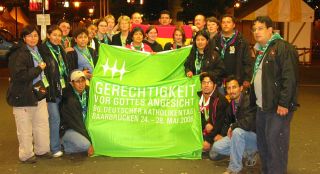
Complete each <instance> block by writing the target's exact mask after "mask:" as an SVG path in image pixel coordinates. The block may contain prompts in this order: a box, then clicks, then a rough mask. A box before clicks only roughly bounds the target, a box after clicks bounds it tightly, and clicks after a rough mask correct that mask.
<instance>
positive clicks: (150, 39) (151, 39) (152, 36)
mask: <svg viewBox="0 0 320 174" xmlns="http://www.w3.org/2000/svg"><path fill="white" fill-rule="evenodd" d="M157 37H158V30H157V28H156V27H155V26H153V25H151V26H149V27H148V29H147V30H146V39H145V40H143V43H145V44H147V45H149V46H150V47H151V49H152V50H153V52H160V51H163V48H162V46H161V45H160V44H159V43H158V42H157V41H156V40H157Z"/></svg>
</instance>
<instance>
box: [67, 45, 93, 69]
mask: <svg viewBox="0 0 320 174" xmlns="http://www.w3.org/2000/svg"><path fill="white" fill-rule="evenodd" d="M88 49H89V52H90V54H91V56H92V60H93V65H94V66H96V64H97V62H98V56H97V54H96V51H95V50H94V49H93V48H91V47H88ZM67 60H68V62H69V71H70V73H71V72H72V70H74V69H78V54H77V51H76V50H74V51H69V52H68V53H67Z"/></svg>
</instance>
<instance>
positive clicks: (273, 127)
mask: <svg viewBox="0 0 320 174" xmlns="http://www.w3.org/2000/svg"><path fill="white" fill-rule="evenodd" d="M252 31H253V35H254V38H255V40H256V41H257V43H256V45H255V49H256V50H257V52H258V54H257V57H256V62H255V65H254V72H253V78H252V80H253V84H254V91H255V95H256V103H257V106H258V109H257V116H256V118H257V123H256V125H257V143H258V150H259V154H260V158H261V163H262V172H263V173H264V174H271V173H272V174H283V173H287V163H288V150H289V137H290V122H291V119H292V116H293V111H295V110H296V107H297V105H298V104H297V87H298V53H297V51H296V50H295V48H294V47H293V46H292V45H290V44H289V43H288V42H286V41H284V40H283V39H282V38H281V36H280V35H279V34H278V33H273V28H272V20H271V19H270V18H269V17H268V16H258V17H257V18H256V19H255V20H254V25H253V27H252Z"/></svg>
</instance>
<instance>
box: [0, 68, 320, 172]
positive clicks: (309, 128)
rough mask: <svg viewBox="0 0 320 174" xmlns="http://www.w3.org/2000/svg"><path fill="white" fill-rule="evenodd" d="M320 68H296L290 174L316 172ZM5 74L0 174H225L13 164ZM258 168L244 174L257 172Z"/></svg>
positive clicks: (134, 165)
mask: <svg viewBox="0 0 320 174" xmlns="http://www.w3.org/2000/svg"><path fill="white" fill-rule="evenodd" d="M319 72H320V63H319V64H315V65H312V66H308V67H306V66H305V67H300V75H301V83H300V88H299V92H300V95H299V102H300V104H301V107H300V108H299V109H298V111H297V112H296V113H295V114H294V118H293V120H292V124H291V142H290V151H289V166H288V173H289V174H313V173H314V174H318V173H320V149H319V147H320V136H319V133H320V127H319V123H320V73H319ZM6 76H7V70H6V69H4V68H0V174H7V173H8V174H9V173H21V174H45V173H48V174H56V173H57V174H94V173H99V174H102V173H103V174H104V173H106V174H123V173H124V174H127V173H128V174H157V173H159V174H204V173H205V174H210V173H217V174H219V173H222V172H223V171H225V169H226V167H227V165H228V161H222V162H213V161H210V160H208V159H203V160H172V159H149V158H110V157H90V158H89V157H86V156H85V155H81V154H78V155H65V156H63V157H62V158H57V159H40V160H39V161H38V162H37V163H35V164H22V163H20V162H19V160H18V140H17V135H16V128H15V123H14V118H13V115H12V108H11V107H10V106H8V105H7V103H6V101H5V93H6V89H7V87H8V83H7V77H6ZM258 168H259V164H258V165H257V166H256V167H254V168H246V169H245V171H244V172H243V173H259V172H258Z"/></svg>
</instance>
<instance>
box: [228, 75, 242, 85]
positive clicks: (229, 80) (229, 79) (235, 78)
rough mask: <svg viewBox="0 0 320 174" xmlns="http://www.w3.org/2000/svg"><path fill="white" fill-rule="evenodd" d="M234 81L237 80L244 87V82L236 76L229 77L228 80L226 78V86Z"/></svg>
mask: <svg viewBox="0 0 320 174" xmlns="http://www.w3.org/2000/svg"><path fill="white" fill-rule="evenodd" d="M232 80H235V81H237V82H238V84H239V86H242V80H241V79H240V78H238V77H236V76H235V75H229V76H228V77H227V78H226V84H227V83H229V82H231V81H232Z"/></svg>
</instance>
